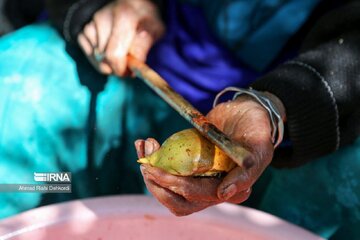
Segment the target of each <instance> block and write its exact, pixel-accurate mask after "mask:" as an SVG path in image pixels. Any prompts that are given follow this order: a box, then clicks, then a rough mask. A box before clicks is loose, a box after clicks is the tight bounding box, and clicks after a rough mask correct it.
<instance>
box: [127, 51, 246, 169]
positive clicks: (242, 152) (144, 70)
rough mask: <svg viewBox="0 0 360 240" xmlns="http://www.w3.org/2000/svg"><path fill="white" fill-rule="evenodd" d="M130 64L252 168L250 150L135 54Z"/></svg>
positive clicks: (199, 127) (233, 156)
mask: <svg viewBox="0 0 360 240" xmlns="http://www.w3.org/2000/svg"><path fill="white" fill-rule="evenodd" d="M128 66H129V68H130V70H131V72H132V73H133V74H135V76H136V77H138V78H139V79H141V80H142V81H143V82H145V83H146V84H147V85H148V86H149V87H150V88H151V89H152V90H153V91H155V93H157V94H158V95H159V96H160V97H161V98H162V99H163V100H164V101H165V102H167V103H168V104H169V105H170V106H171V107H172V108H174V109H175V110H176V111H177V112H178V113H179V114H180V115H181V116H182V117H184V118H185V119H186V120H187V121H189V122H190V123H191V124H192V125H193V126H194V127H195V128H196V129H197V130H198V131H199V132H200V133H201V134H202V135H203V136H205V137H206V138H207V139H209V140H210V141H211V142H212V143H213V144H215V145H216V146H217V147H219V148H220V149H221V150H222V151H224V152H225V153H226V154H227V155H228V156H229V157H230V158H231V159H232V160H233V161H235V162H236V163H237V164H238V165H239V166H241V167H244V168H250V167H251V166H252V165H253V163H252V161H251V160H250V158H249V157H250V152H249V151H247V150H246V149H245V148H243V147H242V146H240V145H239V143H234V142H233V141H232V140H231V139H229V138H228V137H227V136H226V135H225V134H224V133H223V132H222V131H220V130H219V129H218V128H217V127H216V126H215V125H213V124H212V123H211V122H209V120H208V119H207V118H206V117H205V116H204V115H203V114H202V113H201V112H200V111H198V110H197V109H196V108H195V107H194V106H192V105H191V103H189V102H188V101H187V100H185V99H184V98H183V97H182V96H181V95H180V94H178V93H177V92H176V91H175V90H174V89H172V88H171V87H170V85H169V84H168V83H167V82H166V81H165V80H164V79H163V78H162V77H161V76H160V75H159V74H157V73H156V72H155V71H154V70H153V69H151V68H150V67H149V66H148V65H146V64H145V63H143V62H141V61H139V60H137V59H136V58H134V57H133V56H130V55H129V56H128Z"/></svg>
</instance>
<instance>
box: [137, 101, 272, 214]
mask: <svg viewBox="0 0 360 240" xmlns="http://www.w3.org/2000/svg"><path fill="white" fill-rule="evenodd" d="M207 117H208V119H209V120H210V121H211V122H212V123H213V124H215V125H216V126H217V127H218V128H219V129H220V130H222V131H223V132H224V133H225V134H227V135H228V136H229V137H230V138H231V139H232V140H233V141H235V142H238V143H239V144H240V145H241V146H243V147H245V148H246V149H247V150H249V151H250V153H251V156H250V157H249V158H248V159H246V160H245V167H247V169H246V168H244V167H240V166H238V167H236V168H234V169H233V170H232V171H230V172H229V173H228V174H227V175H226V176H225V177H223V178H199V177H198V178H195V177H181V176H174V175H171V174H168V173H166V172H164V171H163V170H161V169H159V168H156V167H151V166H150V165H145V164H143V165H142V166H141V172H142V174H143V177H144V181H145V183H146V186H147V188H148V189H149V191H150V192H151V193H152V194H153V195H154V196H155V197H156V198H157V199H158V200H159V201H160V202H161V203H162V204H163V205H164V206H166V207H167V208H168V209H169V210H170V211H171V212H173V213H174V214H175V215H177V216H182V215H188V214H191V213H193V212H197V211H200V210H202V209H204V208H207V207H209V206H212V205H215V204H218V203H221V202H232V203H241V202H243V201H245V200H246V199H247V198H248V197H249V195H250V193H251V187H252V185H253V184H254V183H255V181H256V180H257V179H258V178H259V176H260V175H261V173H262V172H263V171H264V169H265V168H266V167H267V166H268V165H269V164H270V162H271V159H272V156H273V151H274V147H273V143H272V139H271V124H270V119H269V115H268V113H267V111H266V110H265V109H264V108H263V107H262V106H261V105H260V104H259V103H257V102H256V101H254V100H253V99H252V98H251V97H247V96H243V97H239V98H237V99H236V100H234V101H230V102H226V103H222V104H219V105H218V106H216V107H215V108H214V109H213V110H212V111H210V113H209V114H208V116H207ZM135 146H136V150H137V153H138V156H139V157H144V155H149V154H151V153H152V152H154V151H156V150H157V149H158V148H159V147H160V146H159V144H158V143H157V142H156V141H155V140H154V139H147V140H137V141H136V142H135Z"/></svg>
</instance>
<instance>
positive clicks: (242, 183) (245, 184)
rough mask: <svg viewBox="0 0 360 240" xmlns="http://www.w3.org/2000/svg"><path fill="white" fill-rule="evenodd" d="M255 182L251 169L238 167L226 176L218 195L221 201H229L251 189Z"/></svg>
mask: <svg viewBox="0 0 360 240" xmlns="http://www.w3.org/2000/svg"><path fill="white" fill-rule="evenodd" d="M254 181H255V179H254V178H252V176H251V169H248V170H245V169H243V168H241V167H236V168H234V169H233V170H231V171H230V172H229V173H228V174H227V175H226V176H225V178H224V180H223V181H222V182H221V184H220V185H219V188H218V191H217V195H218V197H219V199H221V200H224V201H227V200H229V199H230V198H232V197H233V196H235V194H237V193H239V192H242V191H246V190H247V189H249V188H250V187H251V186H252V184H253V183H254Z"/></svg>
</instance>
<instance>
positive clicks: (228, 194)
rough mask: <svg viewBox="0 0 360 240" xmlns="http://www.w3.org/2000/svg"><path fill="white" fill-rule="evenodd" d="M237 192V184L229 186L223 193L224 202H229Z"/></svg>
mask: <svg viewBox="0 0 360 240" xmlns="http://www.w3.org/2000/svg"><path fill="white" fill-rule="evenodd" d="M236 191H237V187H236V185H235V184H231V185H229V186H227V187H226V188H224V190H223V193H222V198H223V199H224V200H228V199H230V198H231V197H232V196H234V195H235V193H236Z"/></svg>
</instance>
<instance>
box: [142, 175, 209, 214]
mask: <svg viewBox="0 0 360 240" xmlns="http://www.w3.org/2000/svg"><path fill="white" fill-rule="evenodd" d="M145 184H146V187H147V189H148V190H149V191H150V192H151V194H152V195H153V196H154V197H155V198H156V199H157V200H158V201H159V202H160V203H161V204H163V205H164V206H165V207H167V208H168V209H169V210H170V211H171V212H172V213H173V214H175V215H176V216H185V215H189V214H191V213H194V212H198V211H201V210H203V209H205V208H207V207H209V206H211V205H214V204H215V203H210V202H189V201H187V200H186V199H185V198H183V197H182V196H180V195H178V194H176V193H173V192H171V191H170V190H168V189H166V188H163V187H161V186H159V185H157V184H156V183H155V182H154V181H151V180H145Z"/></svg>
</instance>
